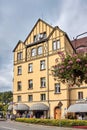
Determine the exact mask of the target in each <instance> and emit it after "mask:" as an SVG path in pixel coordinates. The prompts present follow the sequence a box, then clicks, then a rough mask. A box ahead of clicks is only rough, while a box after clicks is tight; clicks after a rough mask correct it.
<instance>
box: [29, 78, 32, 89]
mask: <svg viewBox="0 0 87 130" xmlns="http://www.w3.org/2000/svg"><path fill="white" fill-rule="evenodd" d="M32 88H33V80H32V79H30V80H28V89H32Z"/></svg>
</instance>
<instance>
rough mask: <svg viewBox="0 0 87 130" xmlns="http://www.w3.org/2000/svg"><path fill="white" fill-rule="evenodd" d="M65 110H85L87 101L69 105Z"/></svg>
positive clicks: (86, 110)
mask: <svg viewBox="0 0 87 130" xmlns="http://www.w3.org/2000/svg"><path fill="white" fill-rule="evenodd" d="M67 112H87V103H77V104H73V105H70V107H69V108H68V109H67Z"/></svg>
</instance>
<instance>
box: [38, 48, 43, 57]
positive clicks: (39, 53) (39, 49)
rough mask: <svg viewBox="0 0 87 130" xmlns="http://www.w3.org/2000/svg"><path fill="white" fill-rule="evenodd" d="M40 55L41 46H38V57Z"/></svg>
mask: <svg viewBox="0 0 87 130" xmlns="http://www.w3.org/2000/svg"><path fill="white" fill-rule="evenodd" d="M41 54H42V46H39V47H38V55H41Z"/></svg>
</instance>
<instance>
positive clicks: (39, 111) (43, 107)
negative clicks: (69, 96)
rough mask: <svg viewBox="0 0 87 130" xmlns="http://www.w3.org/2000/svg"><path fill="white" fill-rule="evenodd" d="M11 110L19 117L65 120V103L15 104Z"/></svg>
mask: <svg viewBox="0 0 87 130" xmlns="http://www.w3.org/2000/svg"><path fill="white" fill-rule="evenodd" d="M9 108H10V107H9ZM11 109H12V110H13V113H14V114H16V115H17V116H19V117H28V118H51V119H61V118H65V112H66V109H67V102H66V101H55V102H50V103H49V104H48V103H39V102H38V103H32V104H25V103H18V104H17V103H16V104H14V105H13V107H12V108H11Z"/></svg>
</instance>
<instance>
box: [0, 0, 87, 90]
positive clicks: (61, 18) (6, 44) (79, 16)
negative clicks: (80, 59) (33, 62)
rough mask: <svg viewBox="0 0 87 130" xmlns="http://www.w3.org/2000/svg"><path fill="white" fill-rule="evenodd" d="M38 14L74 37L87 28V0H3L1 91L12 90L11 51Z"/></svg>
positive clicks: (0, 16) (0, 5) (0, 10)
mask: <svg viewBox="0 0 87 130" xmlns="http://www.w3.org/2000/svg"><path fill="white" fill-rule="evenodd" d="M39 18H41V19H43V20H44V21H46V22H47V23H48V24H51V25H52V26H59V28H60V29H62V30H63V31H65V32H66V33H67V34H68V36H69V38H70V39H71V40H73V37H74V38H76V36H77V35H79V34H82V33H84V32H87V0H75V1H74V0H0V92H1V91H9V90H11V91H12V90H13V82H12V80H13V52H12V51H13V49H14V48H15V46H16V44H17V43H18V41H19V40H22V41H24V40H25V39H26V37H27V36H28V34H29V32H30V31H31V30H32V28H33V26H34V25H35V23H36V22H37V20H38V19H39Z"/></svg>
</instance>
